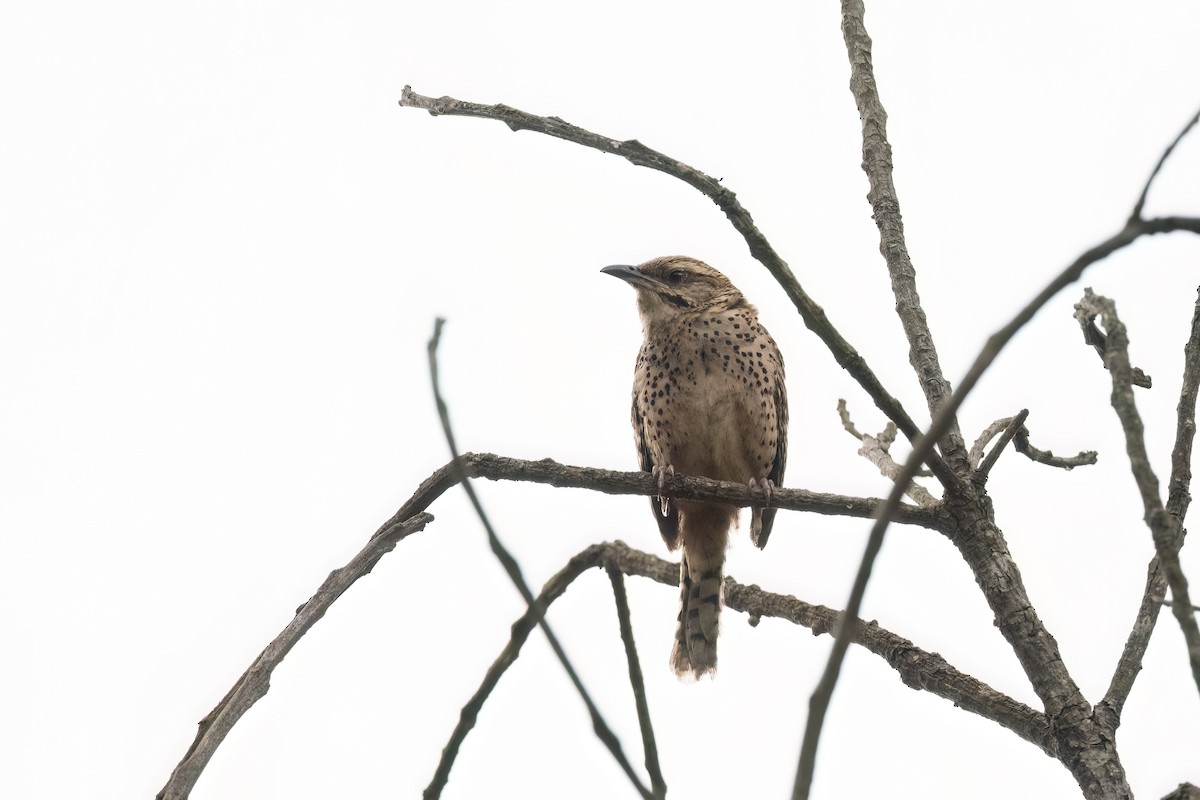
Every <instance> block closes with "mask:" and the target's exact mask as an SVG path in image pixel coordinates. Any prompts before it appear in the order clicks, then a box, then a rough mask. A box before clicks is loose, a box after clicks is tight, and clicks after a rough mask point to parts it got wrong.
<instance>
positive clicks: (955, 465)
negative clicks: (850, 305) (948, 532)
mask: <svg viewBox="0 0 1200 800" xmlns="http://www.w3.org/2000/svg"><path fill="white" fill-rule="evenodd" d="M842 37H843V38H844V39H845V42H846V52H847V53H848V55H849V57H850V92H851V94H853V95H854V102H855V105H857V107H858V116H859V119H860V120H861V121H862V152H863V161H862V168H863V172H865V173H866V175H867V181H868V183H869V185H870V191H869V192H868V193H867V201H868V202H869V203H870V204H871V211H872V217H873V218H874V220H875V225H876V226H877V227H878V228H879V252H880V253H882V254H883V258H884V261H885V262H886V263H887V270H888V275H889V276H890V277H891V282H892V293H893V294H894V295H895V297H896V313H897V314H898V315H899V317H900V324H901V326H902V327H903V328H904V336H905V338H906V339H907V340H908V347H909V350H908V361H909V363H910V364H912V367H913V370H914V371H915V372H916V375H917V381H918V383H920V385H921V390H922V391H923V392H924V393H925V402H926V405H927V406H928V408H929V414H930V416H931V417H932V416H933V415H934V414H936V413H937V412H938V409H939V408H940V407H941V406H942V404H943V403H945V402H946V400H947V398H949V396H950V382H949V381H947V380H946V378H945V376H943V375H942V367H941V363H940V362H939V361H938V355H937V349H936V348H935V347H934V344H933V335H932V334H931V333H930V331H929V322H928V321H927V320H926V319H925V311H924V309H922V308H921V299H920V297H919V296H918V295H917V275H916V271H915V270H914V269H913V265H912V260H911V259H910V258H909V255H908V245H907V244H906V243H905V241H904V222H903V220H902V219H901V216H900V199H899V197H898V196H897V194H896V186H895V184H894V183H893V182H892V146H891V144H890V143H889V142H888V138H887V112H886V111H885V110H884V108H883V102H882V101H881V100H880V98H879V88H878V87H877V86H876V85H875V72H874V67H873V65H872V63H871V37H870V36H869V35H867V29H866V25H865V24H864V22H863V4H862V0H843V1H842ZM909 438H910V439H911V438H912V437H911V436H910V437H909ZM938 444H939V446H940V447H941V449H942V455H943V457H944V458H945V459H946V461H947V462H948V463H949V464H950V466H951V468H952V469H953V470H954V472H955V475H956V478H955V480H956V481H957V480H960V479H962V478H965V476H966V475H967V472H968V468H967V465H966V449H965V448H964V446H963V440H962V434H961V433H959V430H958V421H957V419H953V420H951V422H950V426H949V428H948V429H947V431H946V435H945V437H944V438H942V440H941V441H939V442H938ZM944 483H945V481H943V484H944Z"/></svg>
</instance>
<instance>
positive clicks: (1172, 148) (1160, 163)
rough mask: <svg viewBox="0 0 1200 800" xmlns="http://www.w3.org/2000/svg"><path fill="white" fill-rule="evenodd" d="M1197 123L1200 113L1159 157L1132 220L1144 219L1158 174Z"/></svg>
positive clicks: (1194, 116) (1143, 189)
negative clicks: (1151, 188) (1144, 209)
mask: <svg viewBox="0 0 1200 800" xmlns="http://www.w3.org/2000/svg"><path fill="white" fill-rule="evenodd" d="M1197 122H1200V111H1197V112H1196V113H1195V114H1194V115H1192V118H1191V119H1190V120H1188V123H1187V124H1186V125H1184V126H1183V130H1181V131H1180V132H1179V135H1178V136H1176V137H1175V139H1174V140H1173V141H1172V142H1171V143H1170V144H1169V145H1167V149H1166V150H1163V153H1162V155H1161V156H1159V157H1158V163H1157V164H1155V165H1154V169H1153V170H1151V172H1150V177H1149V178H1147V179H1146V185H1145V186H1143V187H1142V193H1141V194H1140V195H1139V196H1138V199H1137V203H1135V204H1134V206H1133V213H1131V214H1130V215H1129V218H1130V219H1131V220H1132V219H1141V218H1142V209H1143V208H1145V207H1146V195H1148V194H1150V186H1151V185H1152V184H1153V183H1154V179H1155V178H1157V177H1158V173H1159V172H1160V171H1161V170H1162V168H1163V164H1165V163H1167V158H1169V157H1170V155H1171V153H1172V152H1174V151H1175V147H1176V146H1177V145H1178V144H1179V143H1180V142H1181V141H1183V137H1185V136H1187V135H1188V132H1189V131H1191V129H1192V128H1194V127H1196V123H1197Z"/></svg>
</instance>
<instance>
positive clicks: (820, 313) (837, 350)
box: [400, 86, 956, 484]
mask: <svg viewBox="0 0 1200 800" xmlns="http://www.w3.org/2000/svg"><path fill="white" fill-rule="evenodd" d="M400 105H401V106H408V107H411V108H422V109H425V110H426V111H428V112H429V113H430V114H432V115H433V116H439V115H442V114H445V115H452V116H464V117H479V118H482V119H493V120H498V121H500V122H503V123H504V124H505V125H507V126H508V127H509V128H510V129H511V130H513V131H522V130H528V131H534V132H537V133H542V134H545V135H547V136H553V137H555V138H557V139H563V140H565V141H568V142H572V143H574V144H578V145H582V146H583V147H589V148H591V149H593V150H599V151H600V152H602V153H610V154H612V155H617V156H620V157H621V158H624V159H625V160H626V161H628V162H630V163H631V164H635V165H637V166H639V167H648V168H649V169H653V170H657V171H659V172H662V173H665V174H667V175H670V176H672V177H674V178H678V179H679V180H681V181H683V182H684V183H686V184H687V185H689V186H691V187H692V188H694V189H696V190H698V191H699V192H700V193H702V194H703V195H704V196H705V197H707V198H708V199H710V200H712V201H713V202H714V203H716V204H717V206H718V207H719V208H720V209H721V211H723V212H724V213H725V216H726V217H728V218H729V221H730V222H731V223H732V224H733V227H734V228H736V229H737V231H738V233H740V234H741V235H742V238H744V239H745V240H746V244H747V245H748V246H749V248H750V254H751V255H752V256H754V258H756V259H757V260H758V261H759V262H760V263H762V265H763V266H765V267H766V268H767V271H769V272H770V273H771V275H772V276H773V277H774V278H775V280H776V281H778V283H779V285H780V286H781V287H782V288H783V290H784V292H786V293H787V296H788V297H789V298H790V299H791V301H792V303H793V304H794V305H795V306H796V310H797V311H799V312H800V317H801V319H803V320H804V324H805V325H807V326H808V328H809V330H811V331H812V332H813V333H815V334H816V335H817V336H818V337H819V338H820V339H821V341H822V342H824V343H825V346H826V347H828V348H829V352H830V353H831V354H832V355H833V357H834V360H835V361H837V363H838V365H839V366H840V367H841V368H842V369H844V370H846V371H847V372H849V373H850V375H851V377H853V378H854V380H855V381H857V382H858V384H859V385H860V386H862V387H863V389H864V390H865V391H866V392H867V394H868V395H870V397H871V399H872V400H874V401H875V405H876V406H878V408H879V410H880V411H882V412H883V413H884V414H886V415H887V417H888V419H890V420H892V421H893V422H895V423H896V425H897V427H899V428H900V430H901V431H902V432H903V433H904V435H905V436H907V437H908V438H909V440H910V441H911V440H913V439H915V438H916V437H917V435H918V433H919V431H918V429H917V426H916V423H914V422H913V420H912V418H911V417H910V416H909V415H908V412H906V411H905V410H904V408H903V406H901V405H900V401H899V400H897V399H896V398H895V397H893V396H892V395H891V394H890V393H889V392H888V391H887V390H886V389H884V387H883V384H882V383H880V382H879V379H878V378H877V377H876V376H875V373H874V372H873V371H872V370H871V368H870V367H869V366H868V365H867V362H866V360H865V359H864V358H863V357H862V355H860V354H859V352H858V351H857V350H855V349H854V348H853V347H851V346H850V343H849V342H847V341H846V340H845V338H843V337H842V335H841V333H839V332H838V330H837V329H836V328H835V327H834V326H833V323H831V322H830V321H829V318H828V317H827V316H826V314H825V310H824V309H823V308H821V306H819V305H817V303H816V302H815V301H814V300H813V299H812V298H811V297H809V296H808V294H807V293H806V292H805V291H804V289H803V288H801V286H800V283H799V281H797V280H796V276H795V275H793V274H792V270H791V268H790V267H789V266H788V265H787V262H785V261H784V260H783V259H782V258H781V257H780V256H779V254H778V253H776V252H775V248H773V247H772V246H771V243H770V242H768V241H767V238H766V237H765V236H763V234H762V232H761V231H759V229H758V227H757V226H756V225H755V224H754V220H753V218H752V217H751V216H750V212H748V211H747V210H746V209H745V208H744V207H743V206H742V204H741V203H740V202H739V201H738V199H737V196H736V195H735V194H734V193H733V192H731V191H730V190H729V189H727V188H725V186H723V185H722V184H721V182H720V181H718V180H717V179H716V178H713V177H712V176H710V175H707V174H705V173H703V172H701V171H700V170H698V169H696V168H695V167H691V166H688V165H687V164H684V163H683V162H682V161H678V160H676V159H674V158H671V157H670V156H667V155H665V154H663V153H660V152H658V151H657V150H653V149H651V148H649V147H646V145H644V144H642V143H641V142H639V141H637V140H636V139H628V140H625V141H621V140H618V139H610V138H609V137H607V136H601V135H599V134H596V133H592V132H591V131H589V130H585V129H584V128H580V127H578V126H577V125H572V124H570V123H569V122H564V121H563V120H561V119H559V118H558V117H539V116H537V115H535V114H530V113H528V112H525V111H521V110H519V109H516V108H512V107H511V106H506V105H501V104H498V105H484V104H481V103H470V102H467V101H464V100H456V99H455V98H453V97H437V98H434V97H425V96H424V95H420V94H417V93H416V92H414V91H413V90H412V88H411V87H409V86H405V87H404V92H403V93H402V94H401V96H400ZM929 461H930V463H929V467H930V469H932V470H933V472H934V473H935V474H936V475H937V476H938V479H939V480H941V481H942V482H943V484H945V483H946V482H948V481H949V482H952V481H954V480H956V479H955V478H954V476H953V473H951V472H950V470H949V469H948V468H947V467H946V465H945V462H943V461H942V460H941V457H940V456H939V455H937V454H936V453H934V454H929Z"/></svg>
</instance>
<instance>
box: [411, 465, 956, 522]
mask: <svg viewBox="0 0 1200 800" xmlns="http://www.w3.org/2000/svg"><path fill="white" fill-rule="evenodd" d="M460 463H461V466H462V473H463V474H464V475H466V476H467V477H469V478H487V479H489V480H496V481H524V482H527V483H545V484H549V485H551V486H558V487H562V488H575V489H590V490H592V491H597V492H603V493H605V494H632V495H644V496H647V497H650V496H656V495H658V494H660V492H659V488H658V481H657V480H656V479H655V478H654V477H653V476H652V475H651V474H650V473H649V472H641V471H638V472H617V471H615V470H609V469H596V468H594V467H577V466H572V465H570V464H560V463H558V462H557V461H554V460H553V459H549V458H543V459H541V460H540V461H525V460H522V459H519V458H506V457H505V456H498V455H493V454H492V453H465V454H463V455H462V457H461V461H460ZM663 480H664V482H663V489H662V492H661V494H662V495H663V496H664V497H679V498H682V499H685V500H717V501H720V502H722V503H727V504H729V505H735V506H740V507H742V508H745V507H747V506H752V505H762V504H763V503H764V501H765V496H764V494H763V491H762V490H761V489H757V490H752V489H750V488H749V487H748V486H746V484H743V483H731V482H729V481H714V480H712V479H710V478H692V477H688V476H685V475H668V476H666V477H665V478H664V479H663ZM458 482H459V478H458V476H457V473H456V471H455V468H454V464H453V462H451V463H449V464H446V465H445V466H443V467H440V468H439V469H437V470H435V471H434V472H433V474H431V475H430V476H429V477H428V478H426V479H425V480H424V481H422V483H421V485H420V486H419V487H417V490H416V492H415V493H414V494H413V496H412V497H411V498H409V499H408V501H407V502H406V503H405V504H404V505H403V506H402V507H401V508H400V510H399V511H397V512H396V517H393V519H395V518H397V517H400V518H402V515H404V516H411V515H412V514H415V513H416V512H418V511H424V510H425V509H426V508H428V507H429V505H430V504H431V503H432V502H433V501H434V500H436V499H437V498H438V497H440V496H441V495H442V494H443V493H444V492H446V491H447V490H449V489H450V488H451V487H453V486H455V485H456V484H457V483H458ZM883 502H884V501H883V500H881V499H879V498H875V497H851V496H848V495H839V494H826V493H823V492H810V491H806V490H804V489H774V490H772V492H771V507H772V508H786V509H789V510H791V511H808V512H812V513H814V514H824V515H827V516H843V517H859V518H866V519H870V518H871V517H873V516H874V515H875V512H876V510H877V509H878V508H879V506H880V504H882V503H883ZM896 521H897V522H900V523H902V524H906V525H919V526H921V527H924V528H929V529H930V530H942V529H943V527H944V524H945V521H946V520H945V516H944V514H942V512H941V511H940V510H939V509H936V508H929V509H926V508H916V507H913V506H904V507H902V508H901V509H900V510H899V511H898V512H897V515H896Z"/></svg>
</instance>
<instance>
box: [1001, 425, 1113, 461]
mask: <svg viewBox="0 0 1200 800" xmlns="http://www.w3.org/2000/svg"><path fill="white" fill-rule="evenodd" d="M1013 447H1015V448H1016V450H1017V452H1018V453H1020V454H1021V455H1023V456H1025V457H1026V458H1028V459H1029V460H1030V461H1036V462H1037V463H1039V464H1045V465H1046V466H1049V467H1058V468H1060V469H1066V470H1072V469H1075V468H1076V467H1085V466H1089V465H1091V464H1095V463H1096V459H1097V458H1098V457H1099V456H1098V455H1097V453H1096V451H1095V450H1083V451H1081V452H1080V453H1079V454H1078V455H1074V456H1056V455H1054V453H1053V452H1051V451H1050V450H1038V449H1037V448H1036V447H1034V446H1033V445H1032V444H1031V443H1030V442H1029V429H1028V428H1027V427H1025V426H1024V425H1022V426H1021V427H1020V429H1018V430H1017V435H1016V438H1015V439H1014V441H1013Z"/></svg>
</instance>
